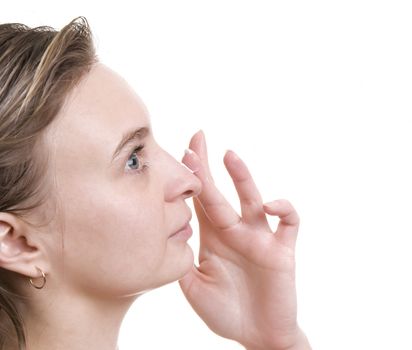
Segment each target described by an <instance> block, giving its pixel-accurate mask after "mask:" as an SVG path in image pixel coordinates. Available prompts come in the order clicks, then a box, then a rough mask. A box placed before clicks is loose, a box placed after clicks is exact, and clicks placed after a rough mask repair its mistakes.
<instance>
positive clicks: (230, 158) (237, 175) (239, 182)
mask: <svg viewBox="0 0 412 350" xmlns="http://www.w3.org/2000/svg"><path fill="white" fill-rule="evenodd" d="M223 160H224V163H225V166H226V169H227V171H228V172H229V175H230V176H231V178H232V180H233V183H234V185H235V188H236V191H237V193H238V196H239V200H240V207H241V210H242V220H243V221H244V222H246V223H248V224H252V225H259V226H263V227H264V228H265V229H269V224H268V222H267V219H266V215H265V212H264V210H263V208H262V205H263V203H262V196H261V195H260V192H259V190H258V188H257V187H256V184H255V182H254V180H253V178H252V175H251V174H250V172H249V169H248V168H247V166H246V164H245V163H244V162H243V160H241V159H240V158H239V157H238V156H237V155H236V153H235V152H233V151H228V152H226V154H225V157H224V159H223Z"/></svg>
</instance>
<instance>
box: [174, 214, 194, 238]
mask: <svg viewBox="0 0 412 350" xmlns="http://www.w3.org/2000/svg"><path fill="white" fill-rule="evenodd" d="M192 234H193V230H192V227H191V226H190V219H189V220H188V221H187V222H186V223H185V224H184V225H183V226H182V227H181V228H180V229H178V230H177V231H176V232H175V233H172V234H171V235H170V236H169V238H171V239H178V240H188V239H189V238H190V237H191V236H192Z"/></svg>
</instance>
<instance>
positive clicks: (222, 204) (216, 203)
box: [182, 150, 240, 229]
mask: <svg viewBox="0 0 412 350" xmlns="http://www.w3.org/2000/svg"><path fill="white" fill-rule="evenodd" d="M182 162H183V164H185V165H186V166H187V167H188V168H189V169H191V170H192V171H193V173H194V174H195V175H196V176H197V177H198V178H199V179H200V181H201V182H202V191H201V193H200V194H199V195H198V196H197V198H198V199H199V202H200V204H201V206H202V208H203V210H204V212H205V215H206V216H207V217H208V219H209V221H210V222H211V223H212V224H213V226H214V227H217V228H220V229H228V228H231V227H233V226H234V225H236V224H238V223H239V222H240V217H239V215H238V214H237V213H236V211H235V210H234V209H233V208H232V206H231V205H230V204H229V202H228V201H227V200H226V199H225V197H224V196H223V195H222V194H221V193H220V192H219V190H218V189H217V188H216V186H215V184H214V183H213V182H212V181H211V179H210V177H209V176H208V174H207V172H206V170H205V168H204V166H203V164H202V163H201V161H200V158H199V156H198V155H197V154H196V153H195V152H193V151H191V150H186V151H185V155H184V157H183V159H182Z"/></svg>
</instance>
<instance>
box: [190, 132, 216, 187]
mask: <svg viewBox="0 0 412 350" xmlns="http://www.w3.org/2000/svg"><path fill="white" fill-rule="evenodd" d="M189 148H190V149H191V150H193V151H194V152H195V153H196V154H197V155H198V156H199V158H200V161H201V163H202V164H203V167H204V169H205V172H206V174H207V177H208V178H209V179H210V181H212V182H213V181H214V180H213V177H212V173H211V171H210V168H209V159H208V155H207V146H206V138H205V134H204V132H203V130H199V131H198V132H197V133H196V134H194V135H193V136H192V139H191V140H190V143H189Z"/></svg>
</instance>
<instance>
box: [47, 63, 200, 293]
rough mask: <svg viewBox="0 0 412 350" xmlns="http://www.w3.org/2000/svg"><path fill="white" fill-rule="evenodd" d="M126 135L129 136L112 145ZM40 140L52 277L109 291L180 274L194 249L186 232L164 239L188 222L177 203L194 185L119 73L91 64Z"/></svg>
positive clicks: (144, 287)
mask: <svg viewBox="0 0 412 350" xmlns="http://www.w3.org/2000/svg"><path fill="white" fill-rule="evenodd" d="M174 132H176V135H177V132H178V130H174ZM124 135H129V136H130V135H134V136H135V137H134V138H132V139H131V140H129V142H127V143H126V144H125V145H123V146H124V147H121V148H120V149H119V148H118V146H119V144H120V143H121V140H122V138H123V136H124ZM46 140H47V143H48V145H49V147H50V149H51V159H50V164H51V171H52V174H54V178H55V179H54V182H55V188H56V191H57V197H58V201H59V202H58V203H59V210H60V212H59V214H58V216H57V217H56V219H55V220H56V221H55V227H62V236H63V237H61V236H60V235H59V234H56V232H52V235H54V236H55V246H54V247H51V248H50V252H49V253H50V255H51V257H52V258H51V261H52V262H51V270H50V274H51V275H52V274H55V276H51V277H54V278H56V277H57V276H59V277H58V278H63V277H61V276H64V281H60V282H64V283H65V285H66V286H70V288H72V289H76V290H77V291H81V292H82V293H92V294H101V295H102V296H112V297H113V296H125V295H130V294H136V293H138V292H141V291H144V290H148V289H151V288H155V287H158V286H160V285H162V284H165V283H168V282H171V281H174V280H177V279H179V278H181V277H182V276H184V274H185V273H186V272H187V271H188V270H189V269H190V268H191V267H192V266H193V252H192V250H191V248H190V247H189V245H188V244H187V243H186V242H187V237H182V236H181V235H178V236H174V237H171V235H172V234H173V233H175V232H176V231H179V230H180V229H181V228H182V227H183V226H185V225H186V224H187V223H188V221H189V220H190V218H191V211H190V209H189V207H188V206H187V204H186V203H185V199H187V198H189V197H191V196H193V195H196V194H198V193H199V191H200V187H201V185H200V182H199V180H198V179H197V178H196V176H195V175H193V174H192V173H191V172H190V171H189V170H188V169H187V168H186V167H185V166H183V165H182V164H181V163H179V162H177V161H176V160H175V159H173V158H172V157H171V156H170V155H169V154H168V153H167V152H166V151H164V150H163V149H162V148H161V147H160V146H159V145H158V144H157V143H156V141H155V140H154V138H153V134H152V131H151V128H150V121H149V118H148V115H147V111H146V110H145V107H144V105H143V104H142V102H141V101H140V99H139V97H138V96H137V95H136V94H135V92H134V91H133V90H132V88H131V87H129V86H128V84H127V83H126V82H125V81H124V80H123V79H122V78H121V77H120V76H119V75H117V74H116V73H115V72H113V71H112V70H110V69H109V68H108V67H106V66H105V65H103V64H101V63H98V64H96V65H95V66H94V67H93V69H92V70H91V71H90V73H89V74H88V75H87V76H86V77H85V78H84V79H83V80H82V81H81V83H80V84H79V85H78V86H77V87H76V88H75V90H74V91H73V93H72V94H71V95H70V96H69V98H68V100H67V102H66V105H65V107H64V108H63V109H62V111H61V113H60V114H59V116H58V118H57V119H56V120H55V121H54V122H53V124H52V125H51V126H50V128H49V130H47V133H46ZM117 151H118V152H117ZM63 269H64V273H63Z"/></svg>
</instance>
